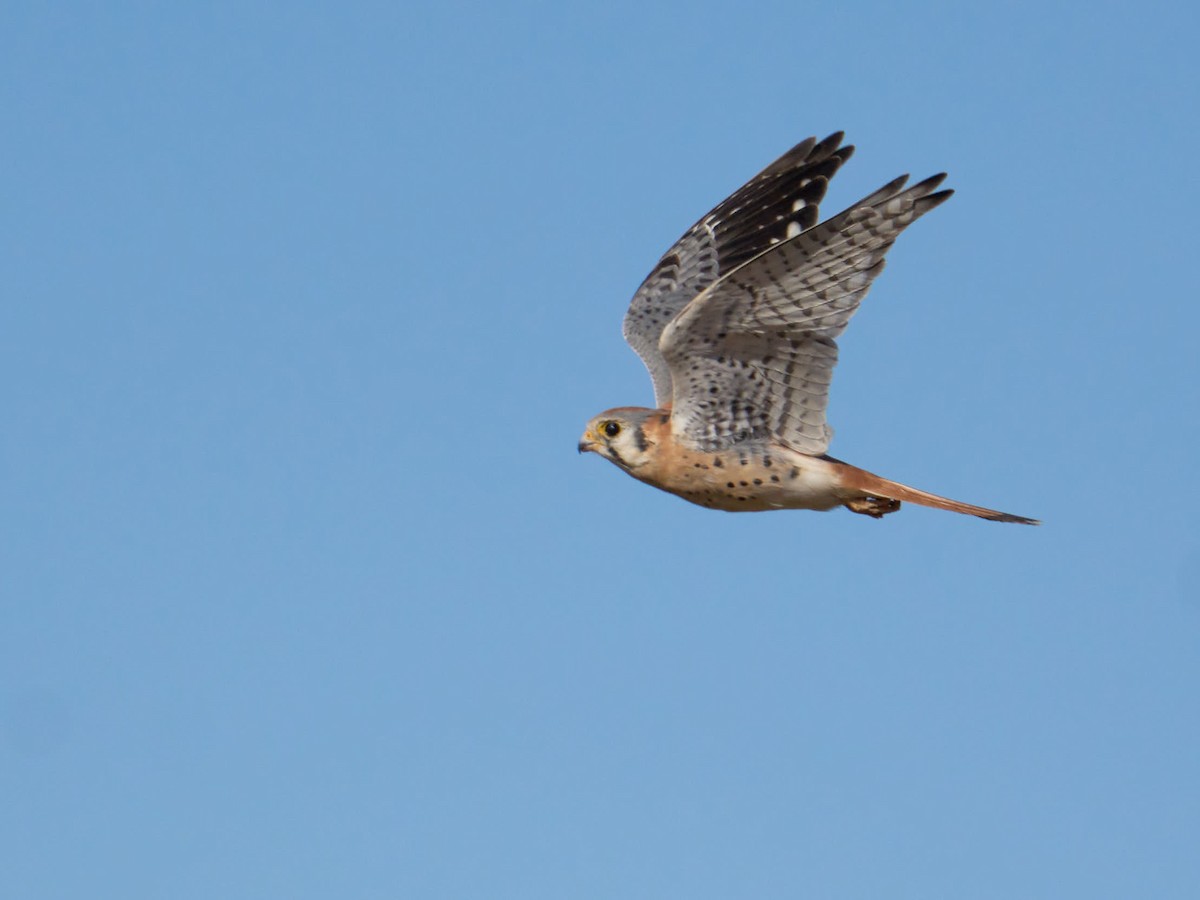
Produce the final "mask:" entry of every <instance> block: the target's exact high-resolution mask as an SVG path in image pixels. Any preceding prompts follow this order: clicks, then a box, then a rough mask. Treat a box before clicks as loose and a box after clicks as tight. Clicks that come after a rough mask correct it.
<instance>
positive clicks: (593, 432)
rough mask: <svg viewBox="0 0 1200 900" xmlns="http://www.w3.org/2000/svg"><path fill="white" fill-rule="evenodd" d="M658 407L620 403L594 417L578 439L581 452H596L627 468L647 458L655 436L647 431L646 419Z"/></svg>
mask: <svg viewBox="0 0 1200 900" xmlns="http://www.w3.org/2000/svg"><path fill="white" fill-rule="evenodd" d="M656 414H661V411H660V410H654V409H640V408H637V407H629V406H623V407H618V408H617V409H610V410H608V411H606V412H602V413H600V415H598V416H596V417H595V418H593V419H592V420H591V421H590V422H588V424H587V428H585V429H584V432H583V437H581V438H580V439H579V452H580V453H598V454H600V455H601V456H603V457H605V458H606V459H609V460H612V462H614V463H616V464H617V465H618V466H620V467H621V468H622V469H624V470H625V471H627V472H630V471H633V470H634V469H637V468H639V467H640V466H643V465H645V464H646V463H647V462H649V460H650V453H651V448H653V446H654V443H655V442H654V439H653V438H652V437H651V436H650V435H649V434H648V433H647V431H648V429H647V428H646V424H647V423H646V420H647V419H649V418H650V417H651V416H652V415H656Z"/></svg>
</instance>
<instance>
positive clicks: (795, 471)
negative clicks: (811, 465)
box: [788, 466, 800, 478]
mask: <svg viewBox="0 0 1200 900" xmlns="http://www.w3.org/2000/svg"><path fill="white" fill-rule="evenodd" d="M799 477H800V470H799V469H798V468H796V467H795V466H792V471H790V472H788V478H799Z"/></svg>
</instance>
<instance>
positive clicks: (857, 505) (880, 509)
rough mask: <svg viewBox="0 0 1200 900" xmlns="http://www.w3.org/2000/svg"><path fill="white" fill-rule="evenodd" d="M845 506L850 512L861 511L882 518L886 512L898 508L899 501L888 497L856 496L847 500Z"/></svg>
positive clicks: (863, 513)
mask: <svg viewBox="0 0 1200 900" xmlns="http://www.w3.org/2000/svg"><path fill="white" fill-rule="evenodd" d="M845 506H846V509H848V510H850V512H856V513H861V514H862V515H864V516H870V517H871V518H873V519H882V518H883V517H884V516H886V515H887V514H888V513H894V512H895V511H896V510H898V509H899V508H900V501H899V500H892V499H890V498H888V497H856V498H854V499H853V500H847V501H846V504H845Z"/></svg>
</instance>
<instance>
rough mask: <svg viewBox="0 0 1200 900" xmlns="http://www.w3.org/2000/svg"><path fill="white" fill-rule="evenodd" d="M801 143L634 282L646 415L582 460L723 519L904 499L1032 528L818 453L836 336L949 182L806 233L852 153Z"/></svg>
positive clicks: (633, 335)
mask: <svg viewBox="0 0 1200 900" xmlns="http://www.w3.org/2000/svg"><path fill="white" fill-rule="evenodd" d="M841 142H842V134H841V132H839V133H837V134H833V135H830V136H829V137H827V138H826V139H825V140H823V141H821V142H819V143H818V142H817V140H816V138H809V139H808V140H805V141H801V142H800V143H799V144H797V145H796V146H795V147H793V148H792V149H791V150H789V151H788V152H787V153H785V154H783V156H781V157H779V159H777V160H775V162H773V163H771V165H769V166H767V167H766V168H765V169H763V170H762V171H761V172H759V173H758V175H756V176H754V178H752V179H751V180H750V181H749V182H747V183H746V184H745V185H743V186H742V187H741V188H739V189H738V190H737V191H736V192H734V194H733V195H732V196H730V197H729V198H728V199H727V200H725V201H724V202H722V203H721V204H720V205H719V206H717V207H716V209H714V210H713V211H712V212H710V213H709V214H708V215H706V216H705V217H704V218H702V219H701V220H700V221H699V222H697V223H696V224H695V225H693V226H692V227H691V228H689V229H688V230H687V231H686V232H684V235H683V237H681V238H680V239H679V240H678V241H676V242H675V246H673V247H672V248H671V249H670V250H668V251H667V252H666V254H665V255H664V256H663V258H662V259H660V260H659V261H658V265H656V266H655V267H654V270H653V271H652V272H651V273H650V274H649V275H648V276H647V277H646V280H645V281H643V282H642V285H641V287H639V288H638V290H637V293H635V294H634V295H633V301H632V302H631V303H630V304H629V311H628V312H627V313H626V314H625V327H624V332H625V339H626V340H627V341H628V342H629V344H630V346H632V347H633V349H634V350H635V351H637V353H638V355H639V356H640V357H641V358H642V361H643V362H644V363H645V364H646V368H647V369H649V370H650V376H651V378H652V379H653V380H654V402H655V403H656V404H657V405H658V408H657V409H643V408H640V407H617V408H616V409H610V410H608V411H607V412H604V413H601V414H600V415H598V416H596V417H595V418H594V419H592V420H591V421H590V422H588V425H587V430H585V431H584V433H583V437H582V438H581V439H580V442H579V451H580V452H581V453H583V452H585V451H590V452H593V453H598V454H600V455H601V456H603V457H605V458H606V459H608V460H610V461H611V462H613V463H614V464H615V465H616V466H617V467H618V468H620V469H622V470H624V471H625V472H628V473H629V474H630V475H632V476H633V477H634V478H636V479H638V480H639V481H644V482H646V483H647V484H650V485H653V486H654V487H656V488H660V489H661V490H664V491H667V492H669V493H672V494H676V495H678V496H680V497H682V498H683V499H684V500H688V501H690V502H692V503H697V504H699V505H700V506H707V507H709V508H711V509H724V510H729V511H731V512H740V511H760V510H768V509H818V510H828V509H833V508H834V507H836V506H844V507H846V508H847V509H849V510H850V511H851V512H856V513H862V514H864V515H868V516H873V517H875V518H880V517H881V516H885V515H887V514H888V513H892V512H895V511H896V510H898V509H899V508H900V503H901V502H902V501H909V502H911V503H917V504H919V505H921V506H931V507H933V508H935V509H948V510H951V511H953V512H959V513H967V514H969V515H973V516H979V517H980V518H983V519H990V520H992V521H994V522H1020V523H1022V524H1026V525H1037V524H1039V523H1038V522H1037V520H1036V519H1027V518H1024V517H1023V516H1014V515H1010V514H1009V513H1002V512H998V511H996V510H994V509H985V508H984V507H981V506H972V505H970V504H968V503H960V502H959V501H957V500H949V499H947V498H946V497H939V496H937V495H936V494H930V493H926V492H925V491H920V490H917V489H916V488H911V487H907V486H906V485H903V484H898V483H897V482H895V481H889V480H888V479H886V478H881V477H880V476H878V475H873V474H872V473H870V472H867V471H865V470H863V469H859V468H857V467H855V466H852V465H849V464H847V463H844V462H841V461H840V460H837V459H834V458H833V457H831V456H829V455H827V454H826V452H825V451H826V450H827V449H828V447H829V441H830V438H831V437H832V435H833V432H832V430H831V429H830V427H829V426H828V425H826V424H825V407H826V404H827V402H828V396H829V383H830V379H831V377H832V375H833V367H834V365H835V364H836V362H837V352H838V351H837V344H836V343H835V340H834V339H835V338H837V337H838V335H840V334H841V333H842V331H844V330H845V328H846V324H847V323H848V322H849V321H850V317H851V316H852V315H854V313H855V311H856V310H857V309H858V305H859V303H861V302H862V299H863V297H864V296H866V293H867V290H868V289H869V288H870V286H871V282H872V281H874V280H875V278H876V276H877V275H879V273H880V272H881V271H883V263H884V256H885V254H886V253H887V251H888V249H889V248H890V247H891V246H892V243H893V242H894V241H895V240H896V237H897V236H898V235H899V234H900V232H901V231H903V230H904V229H905V228H907V227H908V226H909V225H911V224H912V223H913V222H915V221H916V220H917V219H918V218H920V217H921V216H922V215H924V214H925V213H927V212H928V211H929V210H931V209H933V208H934V207H935V206H938V205H939V204H941V203H942V202H944V201H945V200H946V199H947V198H948V197H949V196H950V195H951V194H952V193H953V191H949V190H943V191H939V190H938V189H937V188H938V186H939V185H940V184H941V183H942V181H943V179H945V177H946V176H945V174H941V175H934V176H933V177H932V178H927V179H925V180H924V181H922V182H920V183H918V184H915V185H913V186H912V187H910V188H905V186H904V185H905V183H906V182H907V181H908V176H907V175H905V176H901V177H900V178H897V179H895V180H894V181H891V182H889V183H888V184H885V185H884V186H883V187H881V188H880V189H879V190H877V191H876V192H875V193H873V194H871V195H870V196H868V197H864V198H863V199H862V200H860V201H859V202H858V203H856V204H854V205H853V206H851V207H850V208H849V209H847V210H846V211H845V212H843V213H840V214H838V215H836V216H834V217H833V218H832V219H827V220H826V221H824V222H822V223H820V224H817V218H818V214H817V205H818V204H819V203H820V202H821V200H822V199H823V198H824V196H825V191H826V189H827V188H828V186H829V179H830V178H832V177H833V175H834V173H835V172H837V170H838V168H840V167H841V165H842V163H844V162H845V161H846V160H847V159H849V158H850V154H851V153H852V152H853V150H854V148H853V147H851V146H845V147H843V146H841Z"/></svg>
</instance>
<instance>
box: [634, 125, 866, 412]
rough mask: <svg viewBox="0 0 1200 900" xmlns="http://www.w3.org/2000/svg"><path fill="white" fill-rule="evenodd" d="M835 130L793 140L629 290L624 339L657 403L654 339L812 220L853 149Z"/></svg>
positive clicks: (663, 386) (664, 372)
mask: <svg viewBox="0 0 1200 900" xmlns="http://www.w3.org/2000/svg"><path fill="white" fill-rule="evenodd" d="M841 142H842V132H840V131H839V132H838V133H837V134H831V135H830V136H829V137H827V138H825V140H823V141H821V142H820V143H818V142H817V140H816V138H811V137H810V138H808V139H807V140H804V141H801V142H800V143H799V144H797V145H796V146H795V147H793V148H792V149H791V150H789V151H788V152H787V153H785V154H783V156H781V157H779V159H777V160H775V162H773V163H771V165H769V166H767V167H766V168H765V169H763V170H762V171H761V172H759V173H758V174H757V175H755V176H754V177H753V178H752V179H750V181H748V182H746V184H744V185H743V186H742V187H740V188H739V189H738V190H737V191H735V192H734V193H733V194H732V195H731V196H729V197H728V198H727V199H726V200H724V201H722V203H721V204H720V205H719V206H717V207H716V208H715V209H714V210H712V212H710V213H709V214H708V215H706V216H705V217H704V218H702V219H701V220H700V221H699V222H697V223H696V224H695V225H693V226H692V227H691V228H689V229H688V230H687V231H686V232H684V234H683V237H681V238H680V239H679V240H678V241H676V242H675V245H674V246H673V247H671V249H670V250H668V251H667V252H666V253H665V254H664V255H663V257H662V259H660V260H659V261H658V265H656V266H655V267H654V270H653V271H652V272H651V273H650V274H649V275H648V276H647V277H646V280H645V281H643V282H642V285H641V287H639V288H638V289H637V292H636V293H635V294H634V295H633V300H632V302H631V303H630V304H629V311H628V312H627V313H626V314H625V326H624V332H625V340H627V341H628V342H629V345H630V346H631V347H633V349H634V350H635V351H637V354H638V356H640V357H641V358H642V362H644V363H645V364H646V368H647V369H648V370H649V371H650V377H651V378H653V379H654V398H655V403H656V404H657V405H658V406H667V405H668V404H669V403H670V402H671V396H672V391H671V373H670V369H669V367H668V365H667V362H666V360H665V359H663V355H662V352H661V351H660V350H659V338H660V337H661V336H662V332H663V329H664V328H666V326H667V323H668V322H670V321H671V320H672V319H673V318H675V316H676V315H677V314H678V313H679V311H680V310H682V309H683V308H684V307H685V306H687V304H688V303H689V302H690V301H691V300H692V298H693V297H695V296H696V295H697V294H699V293H700V292H701V291H703V290H704V289H705V288H707V287H709V286H710V285H712V284H714V283H715V282H716V281H717V280H718V279H719V278H721V277H722V276H723V275H725V274H727V273H728V272H731V271H732V270H733V269H735V268H737V267H738V266H739V265H741V264H742V263H744V262H746V261H747V260H749V259H752V258H753V257H755V256H757V255H758V254H760V253H761V252H762V251H764V250H766V249H767V248H768V247H771V246H772V245H774V244H779V243H781V242H783V241H785V240H787V239H788V238H790V237H793V236H795V235H797V234H799V233H800V232H802V231H804V230H805V229H807V228H811V227H812V226H813V225H815V224H816V221H817V217H818V211H817V205H818V204H819V203H820V202H821V200H822V199H823V198H824V196H825V191H826V189H827V188H828V187H829V179H830V178H832V177H833V175H834V173H835V172H837V170H838V168H839V167H840V166H841V165H842V163H844V162H845V161H846V160H848V159H849V158H850V154H851V153H853V152H854V148H853V147H851V146H846V147H840V146H839V144H841Z"/></svg>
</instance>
